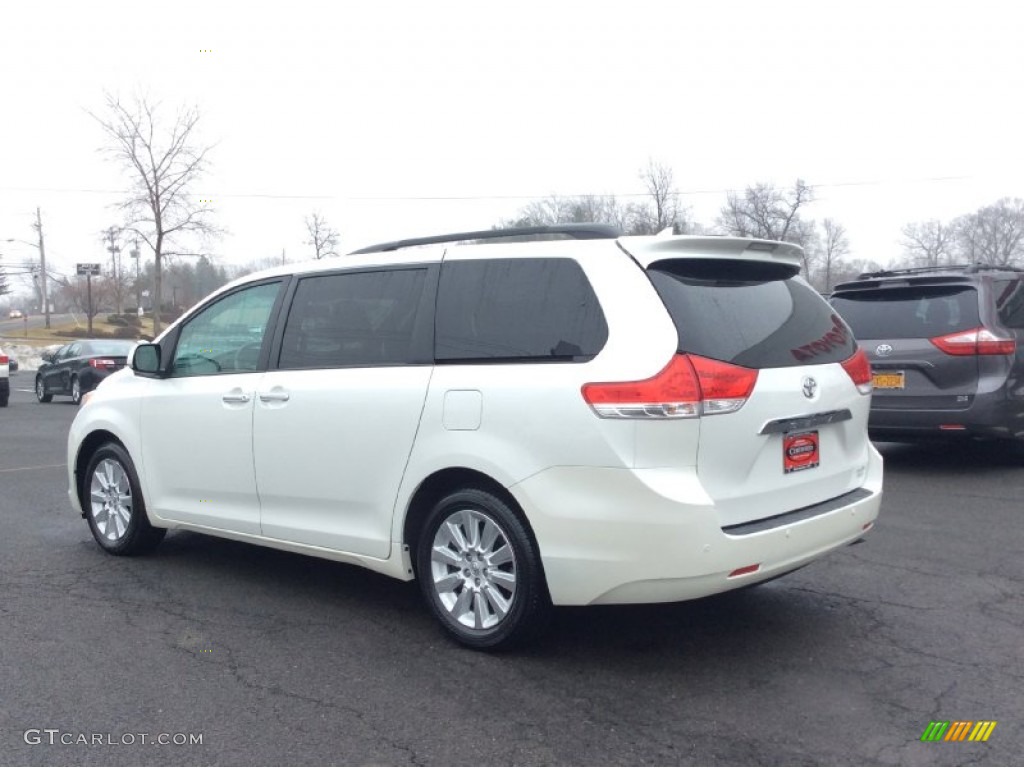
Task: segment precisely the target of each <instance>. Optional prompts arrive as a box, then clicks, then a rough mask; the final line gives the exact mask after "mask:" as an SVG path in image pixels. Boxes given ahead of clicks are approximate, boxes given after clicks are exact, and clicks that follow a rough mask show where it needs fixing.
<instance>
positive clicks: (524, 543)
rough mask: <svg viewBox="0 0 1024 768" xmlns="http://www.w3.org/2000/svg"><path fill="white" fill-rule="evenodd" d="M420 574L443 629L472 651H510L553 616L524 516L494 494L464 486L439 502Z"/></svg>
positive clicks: (420, 557) (419, 557)
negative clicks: (550, 614)
mask: <svg viewBox="0 0 1024 768" xmlns="http://www.w3.org/2000/svg"><path fill="white" fill-rule="evenodd" d="M416 573H417V578H418V579H419V582H420V587H421V589H422V591H423V596H424V598H425V599H426V601H427V605H428V606H429V607H430V610H431V611H432V612H433V614H434V617H435V618H436V619H437V620H438V622H440V624H441V626H442V627H443V628H444V630H445V631H446V632H447V633H448V634H449V635H450V636H451V637H452V638H453V639H454V640H456V641H457V642H459V643H461V644H462V645H465V646H468V647H469V648H475V649H480V650H498V649H505V648H510V647H512V646H514V645H516V644H519V643H522V642H524V641H525V640H527V639H529V638H531V637H533V636H535V635H536V634H537V633H538V632H539V631H540V630H541V629H543V627H544V624H545V623H546V619H547V617H548V614H549V613H550V608H551V600H550V598H549V597H548V591H547V585H546V583H545V580H544V571H543V568H542V566H541V561H540V553H539V551H538V549H537V546H536V544H534V541H533V537H532V536H531V535H530V532H529V530H528V529H527V527H526V525H524V523H523V521H522V520H521V519H520V517H519V516H518V515H517V514H516V513H515V511H513V510H512V508H511V507H510V506H509V505H508V504H507V503H505V502H504V501H503V500H501V499H500V498H498V497H497V496H495V495H493V494H491V493H488V492H487V491H483V490H480V489H478V488H466V489H463V490H459V491H456V492H454V493H451V494H449V495H448V496H446V497H444V498H443V499H441V500H440V501H439V502H438V503H437V504H436V505H435V506H434V508H433V509H432V510H431V512H430V514H429V515H428V516H427V519H426V522H425V523H424V526H423V531H422V534H421V535H420V539H419V543H418V545H417V548H416Z"/></svg>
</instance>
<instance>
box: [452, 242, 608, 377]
mask: <svg viewBox="0 0 1024 768" xmlns="http://www.w3.org/2000/svg"><path fill="white" fill-rule="evenodd" d="M436 323H437V326H436V329H437V330H436V350H435V357H436V358H437V361H438V362H501V361H520V362H524V361H525V362H582V361H585V360H590V359H591V358H593V357H594V356H595V355H596V354H597V353H598V352H600V351H601V348H602V347H604V344H605V342H606V341H607V340H608V325H607V323H606V322H605V319H604V313H603V312H602V311H601V305H600V303H599V302H598V300H597V296H596V295H595V294H594V290H593V289H592V288H591V287H590V283H589V282H588V280H587V277H586V275H584V274H583V270H582V269H581V268H580V265H579V264H577V263H576V262H575V261H573V260H572V259H485V260H471V261H447V262H445V263H444V265H443V266H442V267H441V282H440V285H439V287H438V297H437V319H436Z"/></svg>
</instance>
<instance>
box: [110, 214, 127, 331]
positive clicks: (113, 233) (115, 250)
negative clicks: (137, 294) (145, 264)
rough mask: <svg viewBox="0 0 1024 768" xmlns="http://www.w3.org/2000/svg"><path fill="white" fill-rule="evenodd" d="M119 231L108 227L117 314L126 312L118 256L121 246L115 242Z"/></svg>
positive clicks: (111, 272)
mask: <svg viewBox="0 0 1024 768" xmlns="http://www.w3.org/2000/svg"><path fill="white" fill-rule="evenodd" d="M118 234H119V231H118V229H117V227H110V228H109V229H107V232H106V235H107V243H109V245H107V250H108V251H110V274H111V275H113V276H114V289H115V290H114V299H115V301H116V302H117V306H116V307H115V311H116V312H117V314H119V315H121V314H124V296H123V295H122V294H123V291H122V287H123V282H122V280H121V265H120V263H119V261H120V259H119V258H118V257H119V256H120V255H121V246H119V245H117V243H116V242H115V240H116V238H117V235H118Z"/></svg>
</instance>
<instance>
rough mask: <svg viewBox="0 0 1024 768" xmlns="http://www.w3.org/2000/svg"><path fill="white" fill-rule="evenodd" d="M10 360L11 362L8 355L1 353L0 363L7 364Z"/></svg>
mask: <svg viewBox="0 0 1024 768" xmlns="http://www.w3.org/2000/svg"><path fill="white" fill-rule="evenodd" d="M9 362H11V358H9V357H8V356H7V355H0V365H7V364H8V363H9Z"/></svg>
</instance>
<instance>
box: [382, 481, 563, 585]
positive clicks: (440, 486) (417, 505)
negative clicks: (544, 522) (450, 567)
mask: <svg viewBox="0 0 1024 768" xmlns="http://www.w3.org/2000/svg"><path fill="white" fill-rule="evenodd" d="M462 488H478V489H480V490H482V491H487V492H488V493H491V494H493V495H494V496H497V497H498V498H499V499H501V500H502V501H503V502H505V503H506V504H508V506H509V508H510V509H511V510H512V511H513V512H514V513H515V514H516V515H517V516H518V517H519V519H520V521H521V522H522V524H523V526H524V527H525V528H526V532H527V533H528V534H529V536H530V539H531V540H532V541H533V545H534V547H536V548H537V551H538V552H540V551H541V548H540V543H539V542H538V541H537V536H536V534H535V533H534V531H533V526H532V525H530V519H529V517H527V515H526V512H525V511H524V510H523V508H522V505H520V503H519V501H518V500H517V499H516V497H515V496H513V495H512V493H511V492H510V491H509V490H508V488H506V487H505V486H504V485H502V484H501V483H500V482H498V481H497V480H495V479H494V478H493V477H491V476H490V475H488V474H486V473H484V472H481V471H479V470H476V469H470V468H468V467H448V468H446V469H440V470H437V471H435V472H434V473H432V474H431V475H429V476H427V477H426V478H424V480H423V482H421V483H420V485H419V487H418V488H417V489H416V491H415V492H414V493H413V494H412V497H411V498H410V499H409V504H408V506H407V507H406V511H405V519H404V520H403V523H402V546H403V547H404V548H405V550H406V551H407V552H409V553H414V552H415V551H416V546H417V544H418V543H419V540H420V535H421V534H422V532H423V526H424V523H425V522H426V519H427V515H428V514H430V510H431V509H433V507H434V505H435V504H436V503H437V502H438V501H440V500H441V499H442V498H444V497H445V496H446V495H448V494H449V493H452V492H454V491H457V490H459V489H462ZM410 560H411V561H412V563H413V568H414V569H415V560H416V558H415V557H410ZM542 568H543V566H542Z"/></svg>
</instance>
